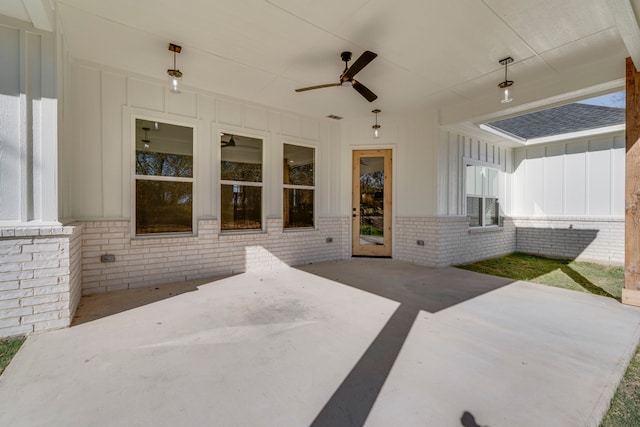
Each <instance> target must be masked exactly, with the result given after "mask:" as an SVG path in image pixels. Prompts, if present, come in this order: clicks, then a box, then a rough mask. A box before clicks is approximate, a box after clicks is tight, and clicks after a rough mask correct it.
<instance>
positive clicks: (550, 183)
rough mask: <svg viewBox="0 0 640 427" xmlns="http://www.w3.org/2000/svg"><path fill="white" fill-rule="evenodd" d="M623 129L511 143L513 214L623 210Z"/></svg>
mask: <svg viewBox="0 0 640 427" xmlns="http://www.w3.org/2000/svg"><path fill="white" fill-rule="evenodd" d="M624 162H625V142H624V133H623V132H618V133H615V134H611V135H606V136H598V137H597V138H583V139H580V140H574V141H563V142H556V143H553V144H548V145H541V146H532V147H523V148H517V149H515V170H514V173H513V213H514V215H517V216H547V217H612V218H622V217H623V216H624V167H625V163H624Z"/></svg>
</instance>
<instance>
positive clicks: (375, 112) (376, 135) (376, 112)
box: [371, 108, 380, 138]
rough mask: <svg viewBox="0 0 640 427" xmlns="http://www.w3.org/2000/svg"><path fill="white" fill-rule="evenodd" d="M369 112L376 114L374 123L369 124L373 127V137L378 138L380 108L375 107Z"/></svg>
mask: <svg viewBox="0 0 640 427" xmlns="http://www.w3.org/2000/svg"><path fill="white" fill-rule="evenodd" d="M371 112H372V113H373V114H375V115H376V124H375V125H373V126H371V128H372V129H373V137H374V138H380V125H379V124H378V113H379V112H380V110H378V109H377V108H376V109H375V110H373V111H371Z"/></svg>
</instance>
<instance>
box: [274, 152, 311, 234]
mask: <svg viewBox="0 0 640 427" xmlns="http://www.w3.org/2000/svg"><path fill="white" fill-rule="evenodd" d="M285 144H286V145H295V146H297V147H303V148H310V149H312V150H313V185H296V184H285V183H284V172H283V176H282V179H281V184H282V191H281V193H280V194H281V195H282V229H283V230H284V231H285V232H295V231H309V230H317V229H318V214H317V212H318V210H317V201H318V192H317V186H318V149H317V148H316V147H315V146H313V145H310V144H304V143H299V142H293V141H289V140H287V141H282V150H281V153H280V154H281V155H280V161H281V162H283V161H284V146H285ZM285 189H293V190H311V191H313V225H312V226H311V227H286V226H285V224H284V204H285V200H284V190H285Z"/></svg>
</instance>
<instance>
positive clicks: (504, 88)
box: [498, 56, 513, 104]
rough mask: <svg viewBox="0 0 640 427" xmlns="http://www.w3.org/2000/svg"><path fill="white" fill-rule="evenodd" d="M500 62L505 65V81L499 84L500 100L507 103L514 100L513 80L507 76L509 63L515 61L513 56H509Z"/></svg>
mask: <svg viewBox="0 0 640 427" xmlns="http://www.w3.org/2000/svg"><path fill="white" fill-rule="evenodd" d="M498 62H499V63H500V65H504V81H503V82H501V83H500V84H498V87H499V88H500V102H501V103H503V104H506V103H508V102H511V101H513V98H512V96H513V88H512V86H513V80H509V78H508V77H507V65H508V64H511V63H512V62H513V58H512V57H510V56H508V57H506V58H504V59H501V60H500V61H498Z"/></svg>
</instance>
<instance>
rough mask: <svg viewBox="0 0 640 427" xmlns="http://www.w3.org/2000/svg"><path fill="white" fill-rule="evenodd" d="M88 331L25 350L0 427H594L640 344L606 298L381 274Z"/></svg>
mask: <svg viewBox="0 0 640 427" xmlns="http://www.w3.org/2000/svg"><path fill="white" fill-rule="evenodd" d="M169 294H171V295H169ZM154 295H155V296H154ZM136 298H139V299H140V301H144V302H145V303H147V304H146V305H144V306H140V307H137V308H131V307H130V306H131V301H133V300H135V299H136ZM154 300H155V302H150V301H154ZM123 304H124V305H123ZM122 310H125V311H122ZM97 312H98V313H99V314H101V315H107V314H110V315H108V316H106V317H102V318H96V317H98V316H96V315H95V314H96V313H97ZM94 318H95V320H94ZM79 320H80V321H84V323H82V324H80V325H77V326H74V327H72V328H69V329H65V330H60V331H54V332H50V333H47V334H43V335H38V336H32V337H30V338H29V339H28V340H27V342H26V343H25V344H24V346H23V348H22V349H21V350H20V352H19V353H18V355H17V356H16V358H15V359H14V361H13V362H12V363H11V365H10V366H9V368H8V369H7V370H6V371H5V373H4V374H3V375H2V377H0V425H1V426H66V427H72V426H83V427H84V426H224V427H235V426H248V427H249V426H251V427H253V426H268V427H285V426H291V427H301V426H310V425H313V426H331V427H340V426H363V425H366V426H369V427H373V426H380V427H382V426H384V427H388V426H403V427H405V426H422V427H424V426H437V427H440V426H452V427H453V426H456V427H459V426H465V427H471V426H476V427H477V426H490V427H500V426H509V427H512V426H520V427H524V426H536V427H538V426H563V427H564V426H597V425H598V424H599V421H600V419H601V417H602V415H603V414H604V412H605V411H606V409H607V407H608V404H609V400H610V398H611V396H612V395H613V393H614V392H615V389H616V388H617V385H618V383H619V380H620V378H621V377H622V375H623V373H624V371H625V368H626V365H627V363H628V361H629V359H630V357H631V356H632V354H633V352H634V350H635V347H636V345H637V343H638V339H639V338H640V309H636V308H632V307H627V306H623V305H621V304H620V303H618V302H617V301H615V300H612V299H609V298H604V297H598V296H593V295H588V294H582V293H577V292H572V291H566V290H562V289H555V288H551V287H546V286H540V285H535V284H530V283H524V282H509V281H507V280H505V279H499V278H495V277H491V276H485V275H480V274H475V273H471V272H467V271H463V270H458V269H454V268H444V269H429V268H424V267H418V266H415V265H411V264H405V263H400V262H395V261H392V260H371V259H354V260H346V261H338V262H329V263H322V264H315V265H309V266H305V267H302V268H300V269H282V270H278V271H273V272H265V273H246V274H241V275H237V276H233V277H228V278H224V279H220V280H217V281H213V282H207V283H204V284H200V285H199V286H195V285H194V284H187V285H175V286H174V287H162V288H159V289H157V290H156V289H143V290H135V291H123V292H118V293H112V294H109V295H102V296H96V297H90V298H85V299H84V300H83V306H82V307H81V308H80V311H79Z"/></svg>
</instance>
